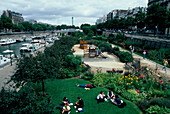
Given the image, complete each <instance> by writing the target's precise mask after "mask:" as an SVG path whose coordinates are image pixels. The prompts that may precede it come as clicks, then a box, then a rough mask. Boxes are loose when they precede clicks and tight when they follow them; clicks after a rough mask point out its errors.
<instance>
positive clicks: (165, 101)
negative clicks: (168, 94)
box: [149, 98, 170, 108]
mask: <svg viewBox="0 0 170 114" xmlns="http://www.w3.org/2000/svg"><path fill="white" fill-rule="evenodd" d="M149 102H150V104H151V105H158V106H160V107H162V106H163V107H167V108H170V100H169V99H165V98H153V99H151V100H150V101H149Z"/></svg>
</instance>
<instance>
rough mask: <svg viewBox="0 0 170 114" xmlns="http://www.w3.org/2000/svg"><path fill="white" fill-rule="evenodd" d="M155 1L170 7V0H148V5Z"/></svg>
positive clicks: (167, 7)
mask: <svg viewBox="0 0 170 114" xmlns="http://www.w3.org/2000/svg"><path fill="white" fill-rule="evenodd" d="M154 3H160V5H161V6H162V7H164V8H166V9H168V10H169V9H170V0H148V7H149V6H151V5H152V4H154Z"/></svg>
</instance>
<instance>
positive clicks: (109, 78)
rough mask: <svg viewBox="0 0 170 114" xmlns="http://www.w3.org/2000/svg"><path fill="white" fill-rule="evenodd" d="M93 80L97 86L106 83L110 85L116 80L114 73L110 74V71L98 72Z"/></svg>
mask: <svg viewBox="0 0 170 114" xmlns="http://www.w3.org/2000/svg"><path fill="white" fill-rule="evenodd" d="M92 82H93V83H94V84H95V85H96V86H101V87H103V86H106V85H110V84H112V83H114V82H115V80H114V77H113V75H111V74H109V73H98V74H96V75H94V77H93V79H92Z"/></svg>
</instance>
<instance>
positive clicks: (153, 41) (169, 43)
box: [103, 32, 170, 49]
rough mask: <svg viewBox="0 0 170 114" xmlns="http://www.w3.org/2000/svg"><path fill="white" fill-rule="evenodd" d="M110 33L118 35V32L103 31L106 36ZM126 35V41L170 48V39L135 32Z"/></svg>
mask: <svg viewBox="0 0 170 114" xmlns="http://www.w3.org/2000/svg"><path fill="white" fill-rule="evenodd" d="M110 34H113V35H116V34H117V33H111V32H103V36H104V37H109V35H110ZM125 36H126V41H131V42H142V43H143V44H144V45H148V46H150V47H153V48H155V49H160V48H170V39H161V38H159V37H153V36H142V35H133V34H125Z"/></svg>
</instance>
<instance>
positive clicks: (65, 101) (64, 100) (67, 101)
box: [62, 97, 70, 104]
mask: <svg viewBox="0 0 170 114" xmlns="http://www.w3.org/2000/svg"><path fill="white" fill-rule="evenodd" d="M62 103H63V104H66V103H68V104H70V100H68V98H67V97H64V98H63V100H62Z"/></svg>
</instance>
